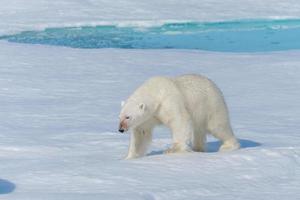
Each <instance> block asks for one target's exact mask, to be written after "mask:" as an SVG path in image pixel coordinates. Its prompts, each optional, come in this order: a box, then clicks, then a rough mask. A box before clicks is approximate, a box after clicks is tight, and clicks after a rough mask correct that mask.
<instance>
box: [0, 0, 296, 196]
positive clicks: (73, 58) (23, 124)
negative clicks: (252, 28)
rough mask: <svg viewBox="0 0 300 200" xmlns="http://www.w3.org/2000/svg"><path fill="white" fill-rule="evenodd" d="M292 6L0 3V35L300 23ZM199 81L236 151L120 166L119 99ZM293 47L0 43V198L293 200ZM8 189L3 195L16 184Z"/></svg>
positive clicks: (124, 138) (159, 136)
mask: <svg viewBox="0 0 300 200" xmlns="http://www.w3.org/2000/svg"><path fill="white" fill-rule="evenodd" d="M299 11H300V4H299V3H298V1H293V0H287V1H275V0H265V1H248V0H241V1H239V2H238V3H237V1H233V0H223V1H217V0H210V1H208V0H203V1H196V0H188V1H175V0H172V1H171V0H166V1H156V0H152V1H145V0H143V1H124V0H123V1H121V0H117V1H108V0H102V1H92V0H89V1H88V0H86V1H79V0H78V1H75V0H73V1H71V0H62V1H46V0H39V1H37V0H27V1H26V3H25V1H21V0H9V1H8V0H2V1H1V6H0V19H1V21H0V34H6V33H12V32H16V31H21V30H31V29H37V28H43V27H50V26H69V25H74V24H75V25H76V24H79V25H80V24H93V23H94V24H99V23H100V24H101V23H119V22H125V23H143V22H147V23H148V24H149V23H150V24H155V23H157V22H163V21H165V20H183V21H184V20H199V21H214V20H226V19H242V18H254V17H255V18H285V17H299V15H300V14H299V13H300V12H299ZM187 73H198V74H203V75H206V76H208V77H209V78H211V79H212V80H213V81H215V82H216V83H217V84H218V86H219V87H220V88H221V90H222V91H223V93H224V96H225V99H226V101H227V103H228V107H229V110H230V115H231V119H232V120H231V121H232V126H233V129H234V132H235V134H236V135H237V137H238V138H239V139H240V141H241V144H242V148H241V149H240V150H237V151H234V152H228V153H218V152H217V149H218V146H219V144H218V143H217V142H216V140H215V139H213V138H209V140H208V144H207V148H208V150H209V152H208V153H188V154H173V155H171V154H170V155H165V154H163V153H162V151H163V150H164V149H166V148H167V146H168V145H170V143H171V137H170V134H169V131H168V130H167V129H164V128H158V129H156V130H155V134H154V140H153V145H152V146H151V148H150V149H149V154H148V156H145V157H143V158H139V159H134V160H124V159H123V158H124V157H125V155H126V152H127V148H128V143H129V136H128V135H127V134H120V133H118V132H117V128H118V113H119V109H120V102H121V101H122V100H124V99H126V98H127V97H128V96H129V95H130V94H131V93H132V92H133V90H134V89H135V88H136V87H138V86H139V85H140V84H142V83H143V82H144V81H145V80H146V79H147V78H149V77H151V76H155V75H166V76H176V75H180V74H187ZM299 74H300V51H285V52H274V53H272V52H271V53H252V54H248V53H215V52H205V51H196V50H124V49H94V50H91V49H72V48H65V47H55V46H43V45H30V44H15V43H8V42H5V41H1V42H0V199H4V200H41V199H43V200H82V199H88V200H94V199H113V200H118V199H120V200H121V199H122V200H123V199H128V200H129V199H130V200H135V199H137V200H139V199H145V200H154V199H157V200H158V199H162V200H165V199H175V200H176V199H178V200H182V199H190V200H194V199H195V200H198V199H206V200H219V199H225V200H226V199H228V200H231V199H243V200H250V199H251V200H252V199H255V200H260V199H261V200H268V199H270V200H271V199H272V200H281V199H289V200H296V199H300V192H299V188H300V147H299V142H300V123H299V121H300V105H299V102H300V92H299V88H300V79H299ZM13 187H15V188H14V189H10V188H13Z"/></svg>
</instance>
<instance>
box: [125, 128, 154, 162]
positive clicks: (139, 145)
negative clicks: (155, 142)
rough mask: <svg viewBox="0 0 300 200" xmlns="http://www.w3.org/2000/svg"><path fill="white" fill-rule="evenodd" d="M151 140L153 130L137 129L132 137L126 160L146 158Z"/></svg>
mask: <svg viewBox="0 0 300 200" xmlns="http://www.w3.org/2000/svg"><path fill="white" fill-rule="evenodd" d="M151 140H152V133H151V130H148V129H143V128H135V129H134V130H133V131H132V133H131V136H130V145H129V150H128V154H127V157H126V159H132V158H138V157H141V156H144V155H145V153H146V151H147V147H148V145H149V144H150V142H151Z"/></svg>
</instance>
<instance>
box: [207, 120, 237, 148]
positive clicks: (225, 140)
mask: <svg viewBox="0 0 300 200" xmlns="http://www.w3.org/2000/svg"><path fill="white" fill-rule="evenodd" d="M209 132H210V133H211V134H212V135H213V136H214V137H216V138H217V139H219V140H221V142H222V145H221V146H220V148H219V151H233V150H236V149H239V148H240V143H239V142H238V140H237V139H236V137H235V136H234V134H233V132H232V129H231V127H230V125H229V124H225V125H219V126H216V127H214V128H211V129H209Z"/></svg>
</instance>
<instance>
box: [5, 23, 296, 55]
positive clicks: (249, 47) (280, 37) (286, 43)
mask: <svg viewBox="0 0 300 200" xmlns="http://www.w3.org/2000/svg"><path fill="white" fill-rule="evenodd" d="M0 39H5V40H8V41H10V42H19V43H30V44H46V45H58V46H67V47H73V48H125V49H201V50H209V51H221V52H265V51H279V50H290V49H300V19H288V20H241V21H227V22H226V21H225V22H209V23H200V22H187V23H167V24H164V25H161V26H156V27H149V28H144V27H118V26H95V27H89V26H84V27H67V28H66V27H65V28H48V29H45V30H43V31H25V32H21V33H19V34H16V35H8V36H2V37H1V38H0Z"/></svg>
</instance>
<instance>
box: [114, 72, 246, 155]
mask: <svg viewBox="0 0 300 200" xmlns="http://www.w3.org/2000/svg"><path fill="white" fill-rule="evenodd" d="M119 118H120V126H119V131H120V132H124V131H128V130H130V129H132V133H131V139H130V146H129V151H128V155H127V159H129V158H136V157H140V156H143V155H145V153H146V151H147V147H148V145H149V144H150V142H151V139H152V130H153V128H154V127H155V126H156V125H159V124H164V125H166V126H167V127H169V128H170V129H171V132H172V138H173V144H172V146H171V148H170V149H168V150H167V151H166V153H173V152H189V151H192V150H193V151H204V150H205V149H204V147H205V141H206V134H207V133H211V134H212V135H213V136H214V137H216V138H218V139H220V140H221V141H222V146H221V147H220V150H219V151H229V150H235V149H238V148H239V147H240V145H239V142H238V140H237V139H236V138H235V136H234V134H233V132H232V129H231V126H230V121H229V116H228V110H227V106H226V104H225V101H224V98H223V95H222V93H221V91H220V90H219V89H218V87H217V86H216V85H215V84H214V83H213V82H212V81H211V80H209V79H208V78H206V77H204V76H200V75H183V76H179V77H175V78H169V77H154V78H151V79H149V80H148V81H146V82H145V83H144V84H143V85H142V86H140V87H139V88H138V89H137V90H136V91H135V92H134V93H133V94H132V95H131V96H130V97H129V98H128V99H127V101H126V102H125V103H123V105H122V110H121V112H120V116H119Z"/></svg>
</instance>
